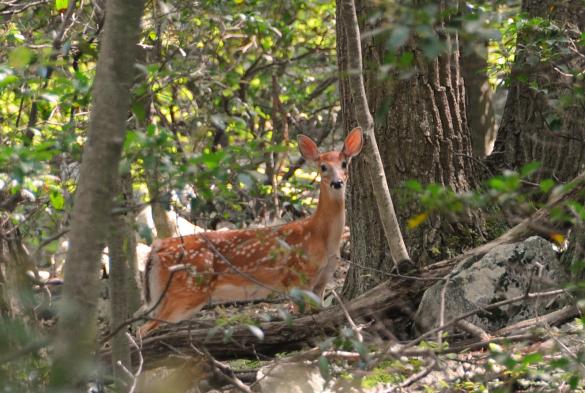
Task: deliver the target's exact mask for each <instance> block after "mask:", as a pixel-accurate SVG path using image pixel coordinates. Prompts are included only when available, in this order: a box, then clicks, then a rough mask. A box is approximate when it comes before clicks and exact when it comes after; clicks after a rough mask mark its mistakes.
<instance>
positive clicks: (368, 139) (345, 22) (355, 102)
mask: <svg viewBox="0 0 585 393" xmlns="http://www.w3.org/2000/svg"><path fill="white" fill-rule="evenodd" d="M340 8H341V9H340ZM337 11H338V12H337V17H338V20H339V22H340V23H341V26H342V27H341V29H340V30H338V33H340V34H341V35H343V38H344V45H343V48H344V49H345V51H344V56H345V58H346V59H347V62H346V69H345V72H344V76H346V77H347V88H348V90H349V95H350V97H351V99H352V106H353V108H354V113H355V119H356V120H357V123H358V126H359V127H362V129H363V131H364V137H365V138H364V139H365V140H364V153H363V154H362V155H361V156H360V157H362V158H363V160H364V161H365V162H366V170H367V175H369V176H367V175H366V177H369V180H370V185H371V189H372V193H373V198H374V201H375V202H376V206H377V207H378V214H379V215H378V217H379V219H380V222H381V224H382V228H383V231H384V235H385V238H386V245H387V246H388V248H389V251H390V255H391V257H392V259H393V261H394V266H397V265H398V263H400V262H405V261H410V256H409V255H408V251H407V250H406V245H405V243H404V238H403V237H402V233H401V229H400V225H399V223H398V218H397V216H396V211H395V209H394V202H393V201H392V197H391V195H390V190H389V188H388V183H387V180H386V173H385V171H384V165H383V163H382V157H381V155H380V150H379V149H378V142H377V141H376V135H375V133H374V119H373V117H372V115H371V113H370V104H369V103H368V98H367V97H366V88H365V85H364V76H363V71H364V68H363V63H362V58H361V56H354V54H355V53H360V54H361V53H362V46H361V33H360V31H361V30H360V27H359V23H358V17H357V12H356V6H355V2H354V0H345V1H343V2H341V3H340V4H339V6H338V8H337ZM339 22H338V23H339ZM344 33H345V34H344ZM348 129H349V128H348Z"/></svg>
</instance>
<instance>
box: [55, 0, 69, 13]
mask: <svg viewBox="0 0 585 393" xmlns="http://www.w3.org/2000/svg"><path fill="white" fill-rule="evenodd" d="M68 7H69V0H55V11H57V12H64V11H67V8H68Z"/></svg>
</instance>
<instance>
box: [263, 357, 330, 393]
mask: <svg viewBox="0 0 585 393" xmlns="http://www.w3.org/2000/svg"><path fill="white" fill-rule="evenodd" d="M257 380H258V385H259V389H258V391H259V392H262V393H273V392H278V393H319V392H325V380H324V379H323V377H322V376H321V373H320V372H319V368H318V367H316V366H311V365H307V364H303V363H277V364H273V365H269V366H265V367H262V368H261V369H260V370H258V376H257Z"/></svg>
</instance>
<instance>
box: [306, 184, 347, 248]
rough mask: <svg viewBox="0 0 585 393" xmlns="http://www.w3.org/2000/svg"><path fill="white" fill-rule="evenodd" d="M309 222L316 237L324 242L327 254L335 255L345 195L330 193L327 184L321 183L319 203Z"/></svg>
mask: <svg viewBox="0 0 585 393" xmlns="http://www.w3.org/2000/svg"><path fill="white" fill-rule="evenodd" d="M311 223H312V226H313V228H314V229H315V232H314V234H315V235H316V237H318V238H320V239H321V240H322V241H323V242H324V244H323V246H324V247H325V249H326V254H327V256H330V255H336V254H337V253H338V252H339V242H340V241H341V235H342V234H343V227H344V226H345V195H344V194H342V195H340V196H337V195H332V193H331V192H330V190H329V189H328V185H326V184H324V183H321V186H320V192H319V203H318V204H317V210H316V211H315V213H314V214H313V216H312V217H311Z"/></svg>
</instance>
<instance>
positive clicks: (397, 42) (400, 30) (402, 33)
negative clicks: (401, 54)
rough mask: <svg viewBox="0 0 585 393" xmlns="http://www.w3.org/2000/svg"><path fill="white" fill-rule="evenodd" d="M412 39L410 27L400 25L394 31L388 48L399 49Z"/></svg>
mask: <svg viewBox="0 0 585 393" xmlns="http://www.w3.org/2000/svg"><path fill="white" fill-rule="evenodd" d="M408 37H410V29H409V28H408V26H401V25H398V26H396V27H394V29H393V30H392V34H390V38H389V39H388V47H389V48H392V49H398V48H400V47H401V46H402V45H404V44H405V43H406V41H407V40H408Z"/></svg>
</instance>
